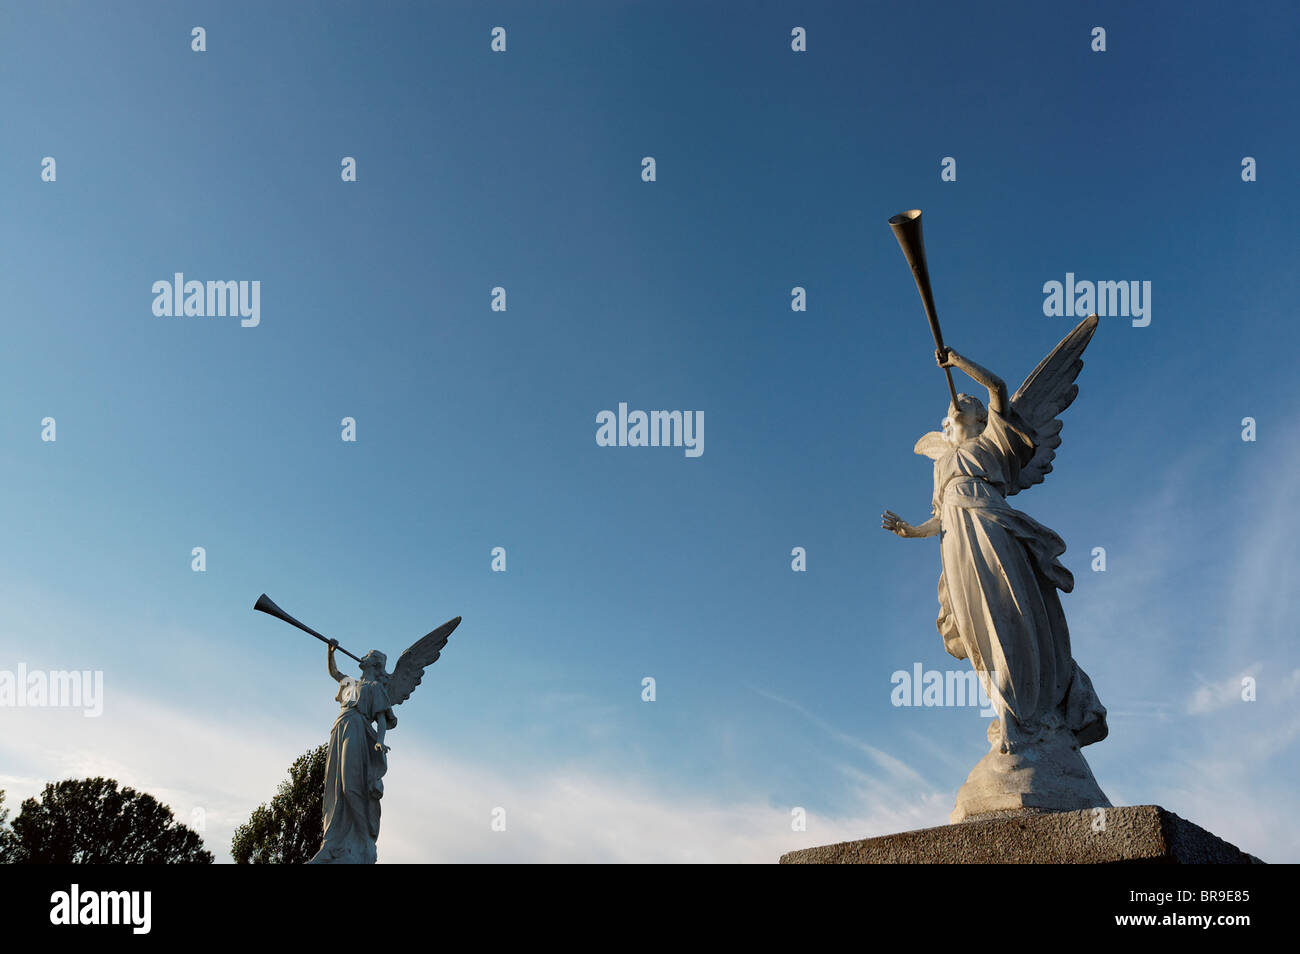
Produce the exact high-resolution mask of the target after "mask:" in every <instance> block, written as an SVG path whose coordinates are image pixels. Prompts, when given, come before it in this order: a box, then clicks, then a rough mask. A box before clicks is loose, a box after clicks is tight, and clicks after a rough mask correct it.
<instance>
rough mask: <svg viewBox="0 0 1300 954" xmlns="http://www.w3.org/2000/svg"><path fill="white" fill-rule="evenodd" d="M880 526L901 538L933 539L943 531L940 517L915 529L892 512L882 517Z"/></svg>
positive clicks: (887, 511)
mask: <svg viewBox="0 0 1300 954" xmlns="http://www.w3.org/2000/svg"><path fill="white" fill-rule="evenodd" d="M880 526H881V527H882V528H883V529H885V530H888V531H889V532H890V533H895V534H898V536H900V537H933V536H934V535H935V534H937V533H939V531H940V530H942V529H943V527H942V526H941V525H940V523H939V518H938V517H931V518H930V519H929V520H927V521H926V522H925V523H923V524H921V525H920V526H919V527H914V526H912V525H911V524H910V523H908V522H907V521H906V520H904V519H903V518H902V517H900V516H899V515H898V514H896V513H894V511H892V510H886V511H885V512H884V513H882V514H881V515H880Z"/></svg>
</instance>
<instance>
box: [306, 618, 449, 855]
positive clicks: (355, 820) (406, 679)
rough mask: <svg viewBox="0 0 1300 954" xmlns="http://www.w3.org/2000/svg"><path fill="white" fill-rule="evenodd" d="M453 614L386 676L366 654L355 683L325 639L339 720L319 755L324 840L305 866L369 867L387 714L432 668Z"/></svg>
mask: <svg viewBox="0 0 1300 954" xmlns="http://www.w3.org/2000/svg"><path fill="white" fill-rule="evenodd" d="M459 625H460V617H459V616H457V617H456V618H455V619H453V620H449V621H447V622H446V623H443V624H442V625H441V626H439V627H438V628H437V629H435V630H434V631H433V632H431V633H429V634H428V635H427V636H424V637H423V638H421V639H420V640H418V641H417V642H416V643H415V645H413V646H411V647H410V648H409V649H407V650H406V652H404V653H402V655H401V656H400V657H399V658H398V660H397V666H396V667H395V668H394V669H393V671H392V672H391V673H390V672H386V671H385V670H384V666H385V664H386V663H387V662H388V657H386V656H385V655H384V654H383V653H381V652H379V651H378V650H371V651H370V652H368V653H366V654H365V655H364V656H362V657H361V659H360V664H361V678H360V679H355V678H353V677H352V676H347V675H344V674H343V673H340V672H339V671H338V668H337V667H336V666H335V665H334V651H335V650H336V649H338V648H339V643H338V640H337V639H331V640H327V642H328V643H329V649H328V651H327V659H328V662H329V673H330V675H331V676H332V677H333V678H334V679H335V680H336V681H337V682H338V684H339V691H338V695H336V696H335V699H336V700H337V701H338V702H339V706H340V707H339V714H338V718H336V719H335V720H334V727H333V728H332V729H331V730H330V741H329V747H328V749H327V750H326V755H325V804H324V838H323V840H322V842H321V847H320V851H318V852H316V854H315V855H313V856H312V859H311V860H310V861H309V862H307V863H308V864H374V863H375V859H376V857H377V853H376V849H375V842H376V840H377V839H378V838H379V800H380V799H381V798H382V797H383V794H384V773H385V772H387V771H388V752H389V748H388V746H387V745H385V744H384V735H385V733H386V732H388V731H389V730H391V729H395V728H397V716H396V715H394V714H393V709H394V708H395V707H396V706H398V705H401V704H402V703H403V702H405V701H406V700H407V699H408V698H410V695H411V693H412V692H413V691H415V687H416V686H418V685H419V684H420V680H421V679H422V678H423V677H424V670H425V669H426V668H427V667H428V666H431V665H433V663H435V662H436V661H437V659H438V657H439V656H440V655H442V649H443V647H444V646H446V645H447V639H448V637H450V636H451V633H452V631H453V630H454V629H455V628H456V627H457V626H459Z"/></svg>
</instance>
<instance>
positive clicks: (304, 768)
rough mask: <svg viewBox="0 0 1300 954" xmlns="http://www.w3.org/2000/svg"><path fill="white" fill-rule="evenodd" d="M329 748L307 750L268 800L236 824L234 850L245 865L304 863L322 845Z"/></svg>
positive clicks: (231, 849)
mask: <svg viewBox="0 0 1300 954" xmlns="http://www.w3.org/2000/svg"><path fill="white" fill-rule="evenodd" d="M325 749H326V746H324V745H321V746H318V747H317V748H314V749H311V750H309V751H307V752H304V753H303V754H302V755H300V756H298V757H297V758H296V759H294V761H293V764H292V765H290V766H289V779H288V781H285V782H281V783H280V787H279V788H278V789H277V791H276V794H275V796H274V797H272V799H271V804H270V805H258V806H257V808H255V809H254V810H253V814H252V815H250V816H249V818H248V821H247V822H246V823H245V824H243V825H240V826H239V827H238V828H236V829H235V837H234V838H233V839H232V840H231V842H230V855H231V857H233V858H234V859H235V861H236V862H237V863H239V864H241V865H246V864H250V863H251V864H255V865H301V864H305V863H306V862H308V861H310V860H311V856H312V855H314V854H316V852H317V851H319V850H320V844H321V838H322V835H323V831H322V826H323V825H324V817H325V808H324V800H325Z"/></svg>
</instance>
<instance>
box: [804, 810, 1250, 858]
mask: <svg viewBox="0 0 1300 954" xmlns="http://www.w3.org/2000/svg"><path fill="white" fill-rule="evenodd" d="M1122 862H1130V863H1146V864H1151V863H1164V864H1263V863H1264V862H1262V861H1260V860H1259V859H1258V858H1256V857H1255V856H1254V855H1248V854H1246V853H1245V852H1244V851H1242V850H1241V849H1239V848H1237V847H1236V846H1234V845H1230V844H1229V843H1228V842H1226V841H1224V840H1223V839H1222V838H1219V837H1218V836H1216V835H1213V834H1211V833H1210V832H1208V831H1206V830H1205V829H1204V828H1201V827H1200V826H1199V825H1194V824H1192V823H1191V822H1189V821H1187V820H1186V819H1184V818H1180V817H1178V816H1177V815H1175V814H1174V813H1173V812H1170V811H1166V810H1165V809H1163V808H1161V807H1160V806H1159V805H1134V806H1130V807H1124V808H1097V809H1092V808H1089V809H1086V810H1083V811H1070V812H1043V811H1035V810H1033V809H1022V810H1020V811H1019V812H1011V813H1004V814H1001V815H999V816H997V817H993V818H983V819H979V820H975V821H967V822H962V823H961V824H954V825H945V826H943V827H941V828H923V829H921V830H919V831H907V832H902V833H901V834H897V835H885V836H883V837H881V838H867V839H864V840H862V841H845V842H840V843H839V844H837V845H822V846H820V847H817V848H804V849H802V850H801V851H791V852H789V853H787V854H784V855H782V856H781V864H783V865H798V864H805V865H806V864H867V865H871V864H876V865H882V864H883V865H906V864H1115V863H1122Z"/></svg>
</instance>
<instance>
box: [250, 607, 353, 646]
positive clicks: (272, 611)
mask: <svg viewBox="0 0 1300 954" xmlns="http://www.w3.org/2000/svg"><path fill="white" fill-rule="evenodd" d="M253 609H255V610H257V611H258V612H259V613H265V614H266V615H268V616H274V617H275V618H276V619H282V620H284V621H285V622H286V623H288V624H289V625H290V626H297V627H298V628H299V629H300V630H302V631H303V632H304V633H310V634H311V635H312V636H315V637H316V638H317V639H319V640H320V641H321V642H322V643H329V644H330V645H331V646H333V647H334V648H335V649H337V650H338V651H339V652H341V653H342V654H343V655H345V656H352V658H353V659H355V660H356V661H357V662H361V657H360V656H353V655H352V653H350V652H348V651H347V650H346V649H344V648H343V647H342V646H340V645H339V642H338V640H337V639H328V638H327V637H325V636H322V635H321V634H320V633H318V632H316V630H314V629H312V628H311V627H310V626H307V625H304V624H303V623H300V622H298V621H297V620H296V619H294V618H293V617H292V616H290V615H289V614H288V613H286V612H285V611H284V610H282V609H280V607H278V606H276V605H275V603H274V602H273V601H272V600H271V598H270V597H269V596H267V595H266V594H265V593H263V594H262V595H261V596H259V597H258V598H257V602H256V603H254V604H253Z"/></svg>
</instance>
